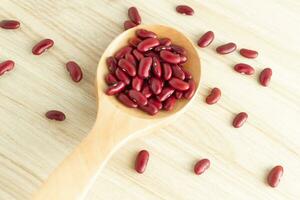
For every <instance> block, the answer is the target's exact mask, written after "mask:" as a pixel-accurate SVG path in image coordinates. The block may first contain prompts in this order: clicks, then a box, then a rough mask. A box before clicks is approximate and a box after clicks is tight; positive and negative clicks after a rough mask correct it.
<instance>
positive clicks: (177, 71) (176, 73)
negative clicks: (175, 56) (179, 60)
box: [172, 65, 185, 80]
mask: <svg viewBox="0 0 300 200" xmlns="http://www.w3.org/2000/svg"><path fill="white" fill-rule="evenodd" d="M172 74H173V76H174V77H176V78H179V79H181V80H184V79H185V73H184V72H183V70H182V69H181V67H179V66H178V65H172Z"/></svg>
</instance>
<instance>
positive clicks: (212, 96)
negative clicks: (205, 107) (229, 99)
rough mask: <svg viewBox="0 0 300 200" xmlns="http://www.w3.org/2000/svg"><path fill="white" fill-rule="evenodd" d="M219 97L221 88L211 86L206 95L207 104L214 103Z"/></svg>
mask: <svg viewBox="0 0 300 200" xmlns="http://www.w3.org/2000/svg"><path fill="white" fill-rule="evenodd" d="M220 98H221V90H220V89H219V88H213V89H212V90H211V92H210V94H209V95H208V96H207V97H206V103H207V104H209V105H212V104H215V103H217V102H218V101H219V99H220Z"/></svg>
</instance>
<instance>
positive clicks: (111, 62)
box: [106, 56, 118, 73]
mask: <svg viewBox="0 0 300 200" xmlns="http://www.w3.org/2000/svg"><path fill="white" fill-rule="evenodd" d="M106 64H107V68H108V70H109V71H110V72H112V73H114V72H115V71H116V69H117V67H118V66H117V60H116V59H115V58H114V57H112V56H110V57H108V58H107V59H106Z"/></svg>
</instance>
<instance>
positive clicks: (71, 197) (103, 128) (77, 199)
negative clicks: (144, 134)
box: [33, 112, 144, 200]
mask: <svg viewBox="0 0 300 200" xmlns="http://www.w3.org/2000/svg"><path fill="white" fill-rule="evenodd" d="M104 116H105V117H104ZM104 116H100V117H99V116H98V118H97V121H96V123H95V125H94V127H93V129H92V130H91V132H90V133H89V134H88V135H87V137H86V138H85V139H84V140H83V141H82V142H81V143H80V144H79V145H78V146H77V147H76V148H75V149H74V151H73V152H72V153H71V154H70V155H69V156H68V157H67V158H66V159H65V160H64V161H63V162H62V163H61V164H60V165H59V166H58V168H56V169H55V170H54V171H53V173H52V174H50V176H49V177H48V179H47V180H46V181H45V183H44V184H43V185H42V187H41V188H40V190H39V191H38V192H37V193H35V194H34V196H33V200H81V199H83V198H84V196H85V194H86V193H87V191H88V190H89V189H90V188H91V186H92V184H93V182H94V180H95V179H96V177H97V174H98V173H99V172H100V169H101V168H102V166H103V165H104V164H105V163H106V161H107V160H108V158H109V157H110V156H111V155H112V153H113V152H114V151H115V150H116V149H118V147H119V146H121V144H123V143H124V142H125V141H126V139H128V136H129V135H132V133H134V132H137V131H140V130H142V129H143V128H144V127H143V123H136V121H135V120H134V119H131V118H130V117H128V116H126V115H124V116H123V115H121V114H120V113H116V112H114V113H113V114H112V115H104ZM99 118H100V119H99ZM112 119H115V120H117V122H116V121H112ZM133 124H135V126H132V125H133Z"/></svg>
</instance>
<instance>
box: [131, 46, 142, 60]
mask: <svg viewBox="0 0 300 200" xmlns="http://www.w3.org/2000/svg"><path fill="white" fill-rule="evenodd" d="M132 53H133V55H134V57H135V58H136V59H137V60H138V61H140V60H141V59H142V58H144V55H143V54H142V53H141V52H139V51H138V50H136V49H135V50H133V52H132Z"/></svg>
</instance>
